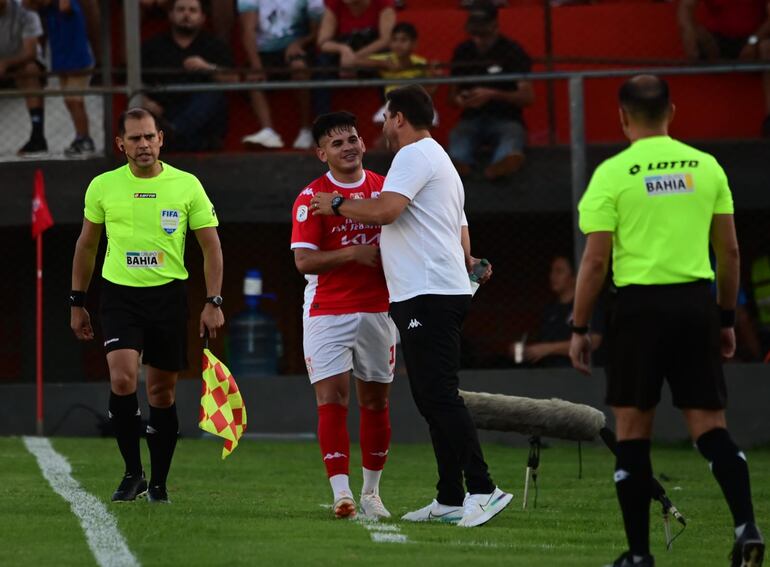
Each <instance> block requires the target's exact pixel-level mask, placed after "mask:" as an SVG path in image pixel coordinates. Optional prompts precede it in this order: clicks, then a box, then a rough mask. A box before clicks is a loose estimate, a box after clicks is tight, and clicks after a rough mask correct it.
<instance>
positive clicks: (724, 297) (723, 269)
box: [710, 214, 741, 358]
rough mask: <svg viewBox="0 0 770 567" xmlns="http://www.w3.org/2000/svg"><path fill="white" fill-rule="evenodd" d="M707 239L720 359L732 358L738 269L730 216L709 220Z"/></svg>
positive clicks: (739, 260) (737, 252)
mask: <svg viewBox="0 0 770 567" xmlns="http://www.w3.org/2000/svg"><path fill="white" fill-rule="evenodd" d="M710 240H711V247H712V248H713V249H714V255H715V256H716V261H717V266H716V267H717V270H716V271H717V273H716V277H717V303H718V304H719V308H720V309H721V310H722V318H723V320H722V322H721V325H722V330H721V332H720V341H721V352H722V356H723V357H725V358H732V357H733V356H734V355H735V306H736V304H737V302H738V286H739V282H740V268H741V258H740V252H739V250H738V238H737V236H736V235H735V220H734V218H733V215H731V214H717V215H714V216H713V217H712V219H711V235H710ZM730 312H732V316H731V315H730ZM725 318H726V319H725ZM730 319H732V320H730Z"/></svg>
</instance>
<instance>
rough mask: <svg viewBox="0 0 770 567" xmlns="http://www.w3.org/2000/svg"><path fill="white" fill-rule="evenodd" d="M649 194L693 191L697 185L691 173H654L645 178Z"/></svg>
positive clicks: (652, 195)
mask: <svg viewBox="0 0 770 567" xmlns="http://www.w3.org/2000/svg"><path fill="white" fill-rule="evenodd" d="M644 186H645V187H646V188H647V195H649V196H650V197H654V196H656V195H670V194H672V193H692V192H693V191H695V185H694V184H693V182H692V175H690V174H689V173H669V174H668V175H652V176H649V177H645V178H644Z"/></svg>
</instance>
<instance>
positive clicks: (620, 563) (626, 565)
mask: <svg viewBox="0 0 770 567" xmlns="http://www.w3.org/2000/svg"><path fill="white" fill-rule="evenodd" d="M605 567H655V558H654V557H653V556H652V555H644V556H642V560H641V561H640V562H639V563H634V558H633V555H631V552H630V551H626V552H624V553H623V554H622V555H621V556H620V557H618V558H617V559H616V560H615V561H614V562H612V563H610V564H609V565H606V566H605Z"/></svg>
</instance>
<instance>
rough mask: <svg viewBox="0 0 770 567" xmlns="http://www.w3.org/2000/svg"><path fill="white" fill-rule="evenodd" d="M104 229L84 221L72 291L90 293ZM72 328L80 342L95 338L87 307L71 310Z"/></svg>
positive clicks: (76, 245) (78, 245) (78, 243)
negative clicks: (89, 288) (89, 289)
mask: <svg viewBox="0 0 770 567" xmlns="http://www.w3.org/2000/svg"><path fill="white" fill-rule="evenodd" d="M103 229H104V225H103V224H98V223H93V222H91V221H89V220H88V219H83V228H81V229H80V236H78V240H77V242H76V243H75V256H74V257H73V259H72V287H71V289H72V290H73V291H78V292H83V293H85V292H86V291H88V285H89V284H90V283H91V276H93V273H94V265H95V264H96V253H97V252H98V250H99V240H100V239H101V237H102V230H103ZM70 328H71V329H72V332H74V333H75V336H76V337H77V338H78V339H80V340H83V341H88V340H91V339H93V338H94V330H93V328H92V327H91V317H90V315H89V314H88V311H87V310H86V308H85V307H74V306H73V307H71V308H70Z"/></svg>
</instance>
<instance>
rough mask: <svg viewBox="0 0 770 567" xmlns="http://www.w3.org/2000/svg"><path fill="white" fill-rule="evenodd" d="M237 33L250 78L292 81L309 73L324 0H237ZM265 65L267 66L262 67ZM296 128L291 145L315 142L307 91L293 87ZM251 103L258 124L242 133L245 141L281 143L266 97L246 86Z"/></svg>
mask: <svg viewBox="0 0 770 567" xmlns="http://www.w3.org/2000/svg"><path fill="white" fill-rule="evenodd" d="M238 12H239V13H240V16H239V18H240V23H241V39H242V41H243V49H244V51H245V52H246V56H247V58H248V63H249V66H250V67H251V69H252V70H253V72H252V73H251V74H250V75H249V78H250V79H251V80H260V81H262V80H265V79H267V78H268V76H269V77H270V78H276V79H286V78H291V79H293V80H297V81H305V80H308V79H310V71H309V67H310V60H311V56H312V54H313V52H314V48H315V41H316V36H317V31H318V22H319V21H320V20H321V16H322V15H323V12H324V4H323V0H238ZM266 69H269V70H271V71H266ZM294 93H295V94H296V97H297V109H298V110H299V120H300V130H299V133H298V134H297V137H296V139H295V140H294V144H293V147H294V148H295V149H299V150H307V149H310V148H312V147H314V146H315V142H314V140H313V133H312V132H311V130H310V126H311V117H310V91H308V90H305V89H303V90H295V91H294ZM250 96H251V105H252V108H253V109H254V113H255V114H256V115H257V119H258V120H259V124H260V126H261V127H262V129H261V130H259V131H258V132H255V133H254V134H250V135H248V136H245V137H244V138H243V143H244V144H255V145H261V146H264V147H266V148H282V147H283V140H282V139H281V136H280V135H279V134H278V132H276V131H275V130H274V129H273V119H272V115H271V112H270V106H269V105H268V102H267V97H266V96H265V93H264V92H262V91H251V93H250Z"/></svg>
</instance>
